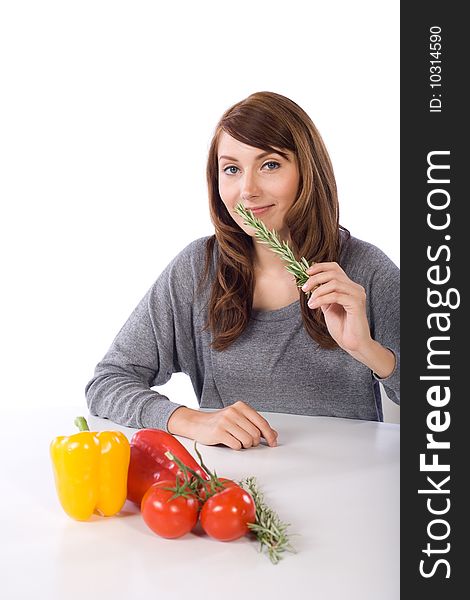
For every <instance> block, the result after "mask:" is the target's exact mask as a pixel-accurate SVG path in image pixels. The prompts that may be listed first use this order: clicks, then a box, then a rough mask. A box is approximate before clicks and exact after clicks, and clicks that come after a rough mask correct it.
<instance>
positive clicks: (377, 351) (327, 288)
mask: <svg viewBox="0 0 470 600" xmlns="http://www.w3.org/2000/svg"><path fill="white" fill-rule="evenodd" d="M307 274H308V275H310V277H309V279H308V281H307V283H306V284H305V285H304V286H303V287H302V290H303V291H304V292H309V291H312V294H311V296H310V299H309V301H308V305H309V307H310V308H312V309H314V308H321V309H322V311H323V315H324V317H325V323H326V326H327V327H328V331H329V332H330V335H331V337H332V338H333V339H334V340H335V342H336V343H337V344H338V346H340V348H342V349H343V350H345V351H346V352H348V353H349V354H350V355H351V356H352V357H354V358H355V359H356V360H359V361H360V362H362V363H363V364H365V365H366V366H368V367H369V368H370V369H371V370H372V371H373V372H374V373H376V374H377V375H378V376H379V377H388V376H389V375H390V374H391V373H392V371H393V369H394V367H395V355H394V354H393V352H391V351H390V350H389V349H388V348H384V347H383V346H382V345H381V344H379V343H378V342H376V341H375V340H373V339H372V337H371V335H370V327H369V323H368V321H367V314H366V292H365V290H364V288H363V287H362V286H361V285H359V284H358V283H355V282H354V281H352V280H351V279H349V277H348V276H347V275H346V273H345V272H344V271H343V269H342V268H341V267H340V266H339V265H338V263H335V262H324V263H316V264H314V265H312V266H311V267H309V268H308V269H307Z"/></svg>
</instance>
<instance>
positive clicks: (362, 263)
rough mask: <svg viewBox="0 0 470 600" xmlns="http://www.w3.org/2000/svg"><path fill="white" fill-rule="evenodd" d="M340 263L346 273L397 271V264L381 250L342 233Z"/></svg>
mask: <svg viewBox="0 0 470 600" xmlns="http://www.w3.org/2000/svg"><path fill="white" fill-rule="evenodd" d="M340 265H341V267H342V268H343V269H344V270H345V271H346V272H348V273H362V274H364V275H365V274H368V275H369V276H370V275H373V274H374V273H376V272H379V273H384V272H386V273H390V274H391V273H396V274H398V273H399V269H398V266H397V265H396V264H395V263H394V262H393V261H392V259H391V258H389V257H388V256H387V254H385V252H384V251H383V250H381V249H380V248H378V247H377V246H375V245H374V244H371V243H370V242H366V241H364V240H361V239H359V238H356V237H354V236H352V235H346V234H344V235H343V237H342V243H341V253H340Z"/></svg>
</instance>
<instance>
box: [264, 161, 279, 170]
mask: <svg viewBox="0 0 470 600" xmlns="http://www.w3.org/2000/svg"><path fill="white" fill-rule="evenodd" d="M280 166H281V165H280V164H279V163H278V162H277V161H275V160H270V161H268V162H267V163H264V165H263V167H267V170H268V171H274V170H275V169H278V168H279V167H280Z"/></svg>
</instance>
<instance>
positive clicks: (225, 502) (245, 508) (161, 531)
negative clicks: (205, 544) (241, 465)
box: [141, 478, 256, 542]
mask: <svg viewBox="0 0 470 600" xmlns="http://www.w3.org/2000/svg"><path fill="white" fill-rule="evenodd" d="M196 483H197V482H196ZM141 511H142V517H143V519H144V521H145V523H146V524H147V525H148V527H150V529H151V530H152V531H154V532H155V533H157V534H158V535H160V536H162V537H165V538H178V537H181V536H183V535H185V534H186V533H189V532H190V531H191V530H192V529H193V528H194V527H195V525H196V524H197V521H198V518H199V520H200V522H201V526H202V528H203V529H204V531H205V532H206V533H207V534H208V535H209V536H211V537H212V538H214V539H216V540H221V541H224V542H228V541H232V540H236V539H238V538H240V537H242V536H243V535H245V534H246V533H248V531H249V528H248V523H254V522H255V520H256V507H255V503H254V501H253V498H252V497H251V495H250V494H249V493H248V492H247V491H245V490H244V489H243V488H242V487H240V486H239V485H238V484H236V483H235V482H234V481H231V480H229V479H223V478H220V479H219V478H211V481H210V482H202V481H200V482H199V483H198V484H197V485H194V480H193V481H192V482H189V481H186V482H184V483H183V484H182V485H181V484H179V483H178V482H177V484H176V486H175V482H174V481H159V482H158V483H154V484H153V485H152V486H150V487H149V489H148V490H147V491H146V492H145V495H144V497H143V498H142V504H141Z"/></svg>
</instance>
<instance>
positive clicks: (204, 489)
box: [198, 477, 240, 503]
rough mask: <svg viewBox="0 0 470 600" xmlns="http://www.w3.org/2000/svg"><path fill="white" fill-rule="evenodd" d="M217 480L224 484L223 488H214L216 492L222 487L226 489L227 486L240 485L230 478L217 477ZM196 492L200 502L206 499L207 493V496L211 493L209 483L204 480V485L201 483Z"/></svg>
mask: <svg viewBox="0 0 470 600" xmlns="http://www.w3.org/2000/svg"><path fill="white" fill-rule="evenodd" d="M217 480H218V481H219V482H220V483H221V484H222V485H223V486H224V488H216V489H217V490H218V491H217V493H219V492H221V491H222V489H226V488H229V487H233V486H237V487H240V486H239V485H238V484H237V483H235V481H232V480H231V479H226V478H225V477H218V478H217ZM198 494H199V498H200V499H201V502H203V503H204V502H205V501H206V498H207V495H208V494H209V496H210V495H212V491H211V485H210V482H209V481H207V482H205V483H204V485H201V487H200V488H199V491H198Z"/></svg>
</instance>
